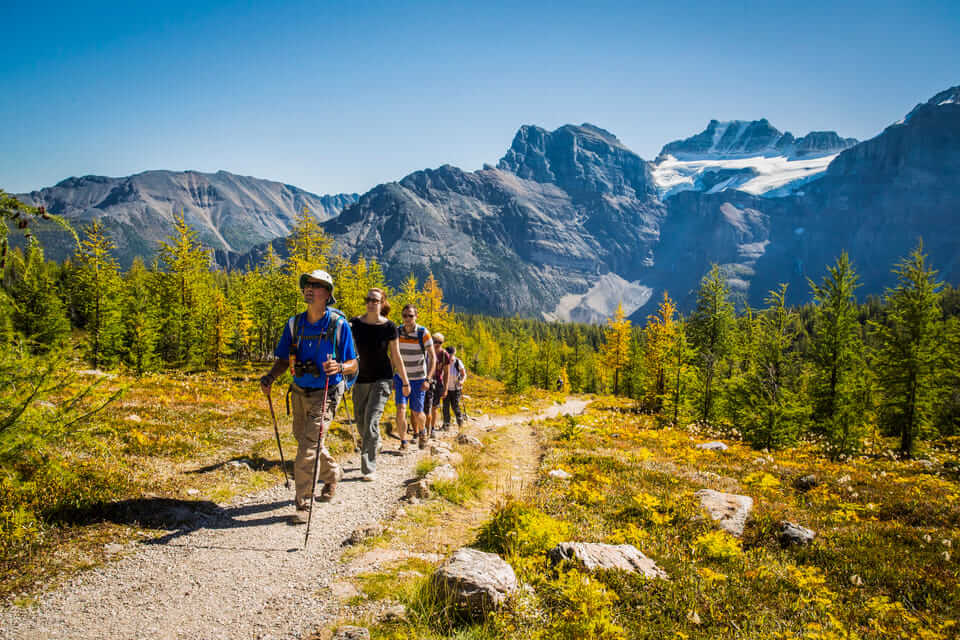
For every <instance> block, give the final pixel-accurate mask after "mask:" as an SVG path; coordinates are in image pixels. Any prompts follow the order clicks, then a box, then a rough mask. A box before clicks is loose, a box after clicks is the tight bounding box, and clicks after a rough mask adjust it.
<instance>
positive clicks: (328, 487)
mask: <svg viewBox="0 0 960 640" xmlns="http://www.w3.org/2000/svg"><path fill="white" fill-rule="evenodd" d="M336 493H337V483H336V482H328V483H326V484H324V485H323V490H322V491H321V492H320V502H330V501H331V500H333V496H334V495H335V494H336Z"/></svg>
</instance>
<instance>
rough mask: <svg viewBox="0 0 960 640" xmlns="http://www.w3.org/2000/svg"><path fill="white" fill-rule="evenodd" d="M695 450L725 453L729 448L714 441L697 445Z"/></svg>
mask: <svg viewBox="0 0 960 640" xmlns="http://www.w3.org/2000/svg"><path fill="white" fill-rule="evenodd" d="M697 449H703V450H704V451H726V450H727V449H729V447H728V446H727V445H726V444H724V443H722V442H720V441H719V440H714V441H713V442H703V443H701V444H698V445H697Z"/></svg>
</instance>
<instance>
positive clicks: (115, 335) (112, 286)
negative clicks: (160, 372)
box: [74, 220, 124, 367]
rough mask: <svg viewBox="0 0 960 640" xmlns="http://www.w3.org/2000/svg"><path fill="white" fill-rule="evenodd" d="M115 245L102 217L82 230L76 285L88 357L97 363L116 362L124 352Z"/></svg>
mask: <svg viewBox="0 0 960 640" xmlns="http://www.w3.org/2000/svg"><path fill="white" fill-rule="evenodd" d="M115 248H116V244H114V242H113V240H111V239H110V237H109V236H108V235H107V233H106V231H105V230H104V228H103V225H101V224H100V222H99V221H96V220H95V221H93V222H92V223H91V224H90V225H88V226H87V227H86V228H85V229H84V230H83V240H82V241H81V242H80V246H79V247H78V248H77V253H76V255H75V263H76V268H75V273H76V287H74V295H75V296H76V298H77V300H78V302H79V305H78V306H79V311H80V314H81V316H82V320H83V326H85V327H86V330H87V339H86V346H87V349H86V352H87V358H88V359H89V360H90V363H91V364H92V365H93V366H94V367H99V366H100V365H101V364H108V365H109V364H113V363H115V362H117V361H118V360H119V358H120V357H121V355H122V352H123V338H124V336H123V333H124V327H123V318H122V310H121V302H122V284H121V278H120V265H119V264H118V263H117V261H116V259H115V258H114V256H113V254H112V251H113V250H114V249H115Z"/></svg>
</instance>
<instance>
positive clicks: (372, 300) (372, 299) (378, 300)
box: [365, 298, 383, 304]
mask: <svg viewBox="0 0 960 640" xmlns="http://www.w3.org/2000/svg"><path fill="white" fill-rule="evenodd" d="M365 300H366V302H368V303H369V302H376V303H378V304H379V303H381V302H383V300H381V299H380V298H365Z"/></svg>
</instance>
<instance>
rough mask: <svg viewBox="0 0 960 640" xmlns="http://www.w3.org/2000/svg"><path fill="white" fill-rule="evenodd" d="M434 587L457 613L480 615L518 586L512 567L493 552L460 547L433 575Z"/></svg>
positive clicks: (479, 616)
mask: <svg viewBox="0 0 960 640" xmlns="http://www.w3.org/2000/svg"><path fill="white" fill-rule="evenodd" d="M431 582H432V584H433V586H434V588H436V589H437V591H438V592H439V593H440V594H441V595H442V596H443V597H444V598H446V599H449V601H450V602H451V604H453V605H454V607H456V608H457V609H458V610H459V611H460V612H462V613H464V614H467V615H468V616H471V617H475V618H481V617H483V616H484V615H485V614H486V613H488V612H490V611H493V610H495V609H498V608H499V607H500V606H502V605H503V603H504V602H506V600H507V596H509V595H510V594H511V593H513V592H514V591H516V589H517V576H516V574H515V573H514V572H513V567H511V566H510V565H509V564H507V563H506V562H504V560H503V559H502V558H501V557H500V556H498V555H497V554H495V553H485V552H483V551H478V550H477V549H471V548H469V547H462V548H460V549H457V550H456V551H455V552H454V553H453V555H452V556H450V558H449V559H448V560H447V561H446V562H445V563H444V564H443V565H442V566H441V567H440V568H439V569H437V571H436V572H435V573H434V574H433V576H432V577H431Z"/></svg>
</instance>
